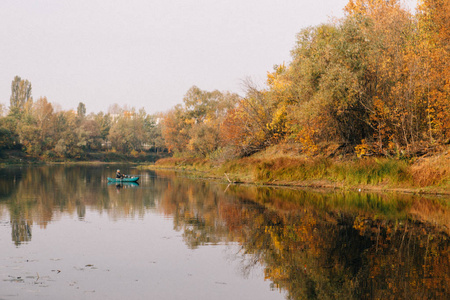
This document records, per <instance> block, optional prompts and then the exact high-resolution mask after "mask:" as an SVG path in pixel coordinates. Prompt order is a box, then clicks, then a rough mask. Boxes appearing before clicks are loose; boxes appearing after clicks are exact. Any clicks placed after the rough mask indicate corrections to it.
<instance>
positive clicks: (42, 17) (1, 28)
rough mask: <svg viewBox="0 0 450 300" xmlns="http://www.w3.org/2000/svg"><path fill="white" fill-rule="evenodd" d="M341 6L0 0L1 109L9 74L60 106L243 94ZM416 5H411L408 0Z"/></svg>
mask: <svg viewBox="0 0 450 300" xmlns="http://www.w3.org/2000/svg"><path fill="white" fill-rule="evenodd" d="M347 2H348V0H20V1H17V0H1V1H0V103H2V104H3V105H4V106H5V107H8V106H9V98H10V95H11V82H12V80H13V79H14V76H16V75H17V76H20V77H21V78H22V79H27V80H29V81H30V82H31V84H32V95H33V98H34V99H35V100H37V99H38V98H39V97H42V96H45V97H47V99H48V101H50V102H52V103H53V104H57V105H59V107H60V109H64V110H68V109H76V108H77V106H78V103H80V102H83V103H84V104H85V105H86V108H87V111H88V113H89V112H94V113H97V112H100V111H103V112H107V111H108V108H109V107H110V106H111V105H112V104H114V103H117V104H119V105H120V106H122V107H123V106H124V105H127V107H128V108H131V107H134V108H136V109H140V108H144V109H145V111H146V112H147V113H149V114H153V113H157V112H165V111H167V110H169V109H170V108H172V107H174V106H175V105H176V104H179V103H182V101H183V96H184V95H185V93H186V92H187V90H188V89H189V88H190V87H192V86H193V85H196V86H198V87H199V88H200V89H202V90H207V91H212V90H216V89H217V90H219V91H230V92H234V93H238V94H240V95H243V94H244V91H243V87H242V82H243V80H245V79H247V78H251V79H252V80H253V81H254V82H256V83H257V84H260V85H263V84H264V81H265V78H266V74H267V72H268V71H272V70H273V66H274V65H276V64H281V63H283V62H284V63H286V64H288V63H289V62H290V59H291V56H290V51H291V50H292V49H293V48H294V45H295V41H296V34H297V33H299V32H300V31H301V30H302V29H304V28H306V27H308V26H315V25H318V24H321V23H326V22H329V21H331V19H332V18H340V17H342V16H343V11H342V9H343V8H344V6H345V5H346V4H347ZM407 2H408V3H409V6H410V7H414V5H415V1H414V0H407Z"/></svg>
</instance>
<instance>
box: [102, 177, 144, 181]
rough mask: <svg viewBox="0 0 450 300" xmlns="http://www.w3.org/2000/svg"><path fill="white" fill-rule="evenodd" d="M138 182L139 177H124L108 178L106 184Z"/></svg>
mask: <svg viewBox="0 0 450 300" xmlns="http://www.w3.org/2000/svg"><path fill="white" fill-rule="evenodd" d="M138 180H139V176H132V177H124V178H111V177H108V182H136V181H138Z"/></svg>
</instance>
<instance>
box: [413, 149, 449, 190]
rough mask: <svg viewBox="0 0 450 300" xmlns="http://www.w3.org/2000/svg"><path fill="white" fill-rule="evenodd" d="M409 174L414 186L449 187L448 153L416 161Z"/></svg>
mask: <svg viewBox="0 0 450 300" xmlns="http://www.w3.org/2000/svg"><path fill="white" fill-rule="evenodd" d="M410 172H411V175H412V177H413V180H414V184H415V185H416V186H419V187H425V186H444V187H445V186H450V151H449V150H447V151H445V152H442V153H441V154H437V155H434V156H430V157H426V158H420V159H418V160H417V161H416V162H415V163H414V164H413V165H412V166H411V168H410Z"/></svg>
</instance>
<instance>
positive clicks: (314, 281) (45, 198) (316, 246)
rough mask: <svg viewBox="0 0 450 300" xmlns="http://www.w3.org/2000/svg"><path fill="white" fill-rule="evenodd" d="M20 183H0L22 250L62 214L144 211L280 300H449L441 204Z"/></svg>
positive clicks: (449, 221) (91, 176) (160, 182)
mask: <svg viewBox="0 0 450 300" xmlns="http://www.w3.org/2000/svg"><path fill="white" fill-rule="evenodd" d="M20 176H21V178H20V179H17V178H16V179H15V180H14V182H9V183H8V182H4V181H0V191H1V192H2V195H4V196H2V198H0V201H1V202H0V205H6V206H7V207H8V210H9V214H10V219H11V228H12V238H13V240H14V242H15V243H16V244H17V245H20V243H22V242H26V241H30V240H31V225H33V224H36V225H39V226H41V227H45V226H47V225H48V223H49V222H51V221H55V220H57V219H58V218H59V217H60V215H61V214H62V213H68V214H77V216H78V217H79V218H84V215H85V211H86V207H89V208H90V209H95V210H98V211H99V212H101V213H103V212H104V213H107V214H108V215H110V216H111V217H112V218H113V219H115V218H122V217H125V216H126V217H130V216H131V217H141V216H143V215H144V214H145V213H146V212H147V211H148V210H149V209H152V210H158V211H159V212H160V213H162V214H166V215H168V216H170V217H171V218H173V221H174V228H175V229H176V230H179V231H181V232H182V233H183V237H184V240H185V242H186V244H187V245H188V246H189V247H191V248H197V247H200V246H202V245H209V244H217V243H227V242H237V243H239V244H240V245H241V249H242V253H246V254H251V257H252V260H251V261H246V262H245V265H243V266H242V269H243V271H244V272H245V271H246V270H248V269H251V268H252V266H253V265H255V264H262V265H263V266H264V268H265V277H266V279H267V280H270V281H271V282H272V283H273V286H274V287H275V288H278V289H282V290H285V291H287V292H288V298H289V299H306V298H308V299H310V298H311V299H314V298H318V299H322V298H345V299H361V298H377V299H381V298H383V299H384V298H386V299H392V298H411V299H423V298H431V299H441V298H442V299H445V298H448V297H449V296H450V292H449V286H450V273H449V269H450V262H449V258H450V251H449V250H450V247H449V225H450V209H449V202H448V199H443V198H441V199H440V198H429V197H413V196H409V195H404V194H389V195H386V194H383V195H376V194H364V193H350V192H347V193H342V192H335V193H322V192H317V191H315V192H311V191H304V190H300V191H299V190H295V189H276V188H267V187H255V186H237V185H232V186H226V185H221V184H216V183H209V182H206V181H194V180H189V179H186V178H181V177H177V176H174V175H172V174H170V173H167V172H165V173H161V172H159V173H157V174H153V173H151V176H149V178H150V179H149V181H147V182H146V183H145V184H143V185H142V186H137V187H133V186H130V187H127V186H118V187H116V186H115V185H113V186H108V187H107V188H106V189H105V188H99V185H101V182H99V181H98V178H100V177H101V176H99V174H95V172H92V170H85V169H83V168H74V169H73V170H70V172H68V171H67V169H65V168H60V169H58V168H53V169H48V168H37V169H29V170H27V171H26V172H23V173H22V174H21V175H20ZM8 178H9V177H8ZM36 178H40V180H39V181H37V180H36ZM10 181H11V180H10ZM103 184H104V183H103ZM11 186H13V188H11ZM144 186H145V187H146V188H144ZM5 195H6V196H5ZM0 213H2V209H0ZM4 213H5V212H4V209H3V214H4Z"/></svg>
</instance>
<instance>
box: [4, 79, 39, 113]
mask: <svg viewBox="0 0 450 300" xmlns="http://www.w3.org/2000/svg"><path fill="white" fill-rule="evenodd" d="M30 102H33V98H32V96H31V83H30V82H29V81H28V80H24V79H22V78H20V77H19V76H15V77H14V79H13V81H12V83H11V97H10V106H9V111H10V114H12V115H14V116H18V115H20V114H21V113H22V112H23V111H24V110H25V106H26V104H29V103H30Z"/></svg>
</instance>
